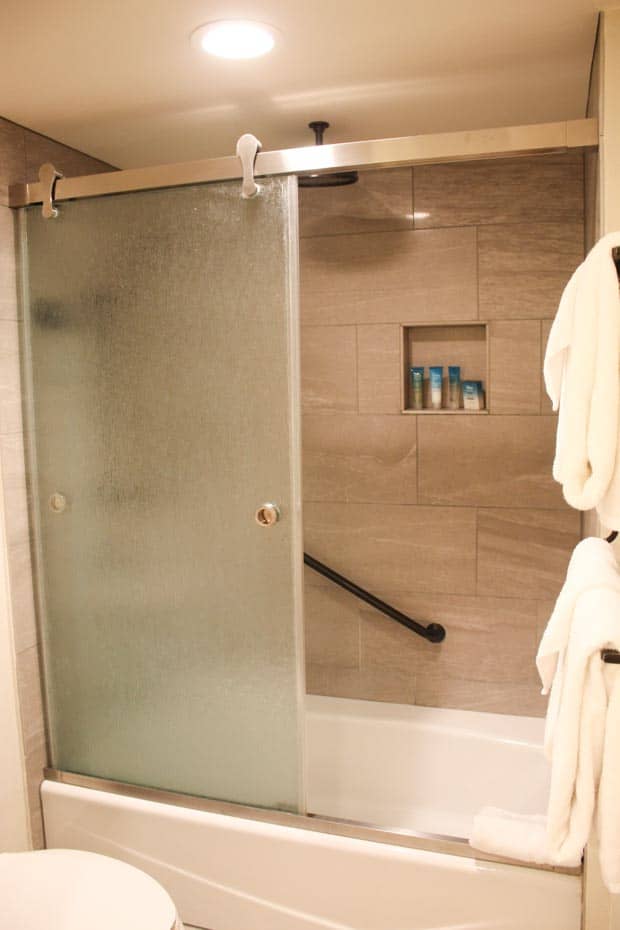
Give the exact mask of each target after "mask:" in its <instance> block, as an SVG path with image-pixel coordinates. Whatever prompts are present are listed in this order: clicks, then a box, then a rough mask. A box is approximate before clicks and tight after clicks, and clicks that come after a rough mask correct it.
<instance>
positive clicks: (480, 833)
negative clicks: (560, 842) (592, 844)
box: [469, 807, 581, 868]
mask: <svg viewBox="0 0 620 930" xmlns="http://www.w3.org/2000/svg"><path fill="white" fill-rule="evenodd" d="M469 843H470V845H471V846H473V847H474V849H480V850H483V851H484V852H488V853H492V854H493V855H494V856H505V857H507V858H509V859H518V860H520V861H521V862H535V863H536V864H537V865H562V866H564V867H565V868H576V867H577V866H578V865H579V864H580V862H581V850H579V851H578V852H577V854H576V855H575V856H574V857H573V858H572V859H569V860H567V861H564V862H562V863H559V862H554V861H553V854H552V851H551V849H550V847H549V842H548V839H547V818H546V817H545V816H544V815H543V814H513V813H512V812H511V811H503V810H500V809H499V808H497V807H484V808H483V809H482V810H481V811H480V812H479V813H478V814H477V815H476V817H475V818H474V825H473V829H472V834H471V838H470V840H469Z"/></svg>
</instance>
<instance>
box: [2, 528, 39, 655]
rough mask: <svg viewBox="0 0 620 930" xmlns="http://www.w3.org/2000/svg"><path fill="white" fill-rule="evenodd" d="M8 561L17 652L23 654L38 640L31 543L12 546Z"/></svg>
mask: <svg viewBox="0 0 620 930" xmlns="http://www.w3.org/2000/svg"><path fill="white" fill-rule="evenodd" d="M8 561H9V584H10V594H11V609H12V612H13V637H14V641H15V652H22V651H23V650H24V649H30V648H31V647H32V646H34V645H35V644H36V642H37V639H38V635H37V624H36V613H35V605H34V592H33V582H32V562H31V557H30V543H28V542H25V543H19V544H17V545H14V546H11V547H10V548H9V550H8Z"/></svg>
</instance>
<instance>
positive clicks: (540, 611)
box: [536, 599, 555, 642]
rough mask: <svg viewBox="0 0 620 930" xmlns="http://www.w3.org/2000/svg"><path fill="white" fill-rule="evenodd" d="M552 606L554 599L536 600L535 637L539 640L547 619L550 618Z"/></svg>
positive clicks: (547, 621)
mask: <svg viewBox="0 0 620 930" xmlns="http://www.w3.org/2000/svg"><path fill="white" fill-rule="evenodd" d="M554 607H555V601H554V600H553V599H550V600H548V601H537V602H536V614H537V618H538V619H537V623H536V638H537V639H538V641H539V642H540V640H541V638H542V635H543V633H544V632H545V630H546V628H547V624H548V623H549V620H550V619H551V614H552V613H553V608H554Z"/></svg>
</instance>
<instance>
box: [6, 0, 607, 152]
mask: <svg viewBox="0 0 620 930" xmlns="http://www.w3.org/2000/svg"><path fill="white" fill-rule="evenodd" d="M604 5H605V3H604V2H601V0H599V2H597V0H372V2H371V0H355V2H354V0H306V2H301V0H0V115H2V116H5V117H7V118H9V119H12V120H15V121H16V122H18V123H22V124H23V125H25V126H29V127H31V128H32V129H36V130H38V131H39V132H42V133H45V134H47V135H50V136H52V137H53V138H56V139H59V140H61V141H62V142H65V143H67V144H68V145H72V146H75V147H76V148H78V149H82V150H83V151H86V152H88V153H90V154H92V155H96V156H98V157H99V158H102V159H104V160H106V161H110V162H111V163H113V164H115V165H118V166H120V167H133V166H139V165H149V164H158V163H163V162H173V161H181V160H187V159H194V158H205V157H210V156H216V155H227V154H231V153H232V152H233V151H234V147H235V141H236V139H237V137H238V136H239V135H240V134H241V133H243V132H253V133H254V134H255V135H257V136H258V137H259V138H260V139H261V141H262V142H263V147H264V148H265V149H274V148H287V147H290V146H297V145H305V144H310V143H311V141H312V136H311V134H310V132H309V130H307V129H306V128H305V127H306V124H307V123H308V121H309V120H311V119H326V120H328V121H329V122H330V123H331V124H332V127H333V128H332V129H330V130H328V133H327V137H326V141H331V142H341V141H350V140H355V139H372V138H383V137H390V136H399V135H412V134H416V133H420V132H436V131H447V130H454V129H467V128H471V129H475V128H483V127H488V126H502V125H511V124H512V125H514V124H519V123H535V122H545V121H548V120H556V119H558V120H559V119H571V118H578V117H581V116H583V115H584V113H585V106H586V95H587V84H588V73H589V68H590V60H591V56H592V48H593V43H594V36H595V30H596V19H597V9H598V8H599V7H601V6H604ZM616 5H618V0H615V2H614V3H607V6H616ZM224 18H246V19H255V20H259V21H262V22H266V23H270V24H272V25H273V26H275V27H277V28H278V29H279V30H280V33H281V40H280V42H279V43H278V45H277V47H276V49H275V50H274V51H273V52H272V53H271V54H270V55H267V56H266V57H264V58H259V59H254V60H252V61H226V60H221V59H215V58H211V57H209V56H207V55H204V54H203V53H201V52H199V51H197V50H195V49H193V48H192V47H191V46H190V44H189V39H188V37H189V34H190V32H191V31H192V30H193V29H194V28H195V27H196V26H198V25H199V24H201V23H204V22H207V21H209V20H214V19H224Z"/></svg>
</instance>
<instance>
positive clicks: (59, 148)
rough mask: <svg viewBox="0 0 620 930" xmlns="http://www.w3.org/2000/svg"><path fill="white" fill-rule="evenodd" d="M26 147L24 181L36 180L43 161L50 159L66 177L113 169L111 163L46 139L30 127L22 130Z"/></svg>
mask: <svg viewBox="0 0 620 930" xmlns="http://www.w3.org/2000/svg"><path fill="white" fill-rule="evenodd" d="M24 141H25V148H26V181H36V180H37V178H38V177H39V168H40V167H41V165H42V164H44V163H45V162H48V161H51V162H52V164H53V165H55V167H56V168H58V169H59V170H60V171H62V173H63V175H64V176H65V177H66V178H68V177H78V176H79V175H83V174H100V173H101V172H105V171H114V170H115V169H114V168H113V167H112V165H109V164H108V163H107V162H104V161H100V160H99V159H98V158H92V157H91V156H90V155H85V154H84V153H83V152H78V150H77V149H72V148H69V146H67V145H63V144H62V142H56V141H54V139H48V138H47V136H41V135H39V133H38V132H32V131H31V130H30V129H25V130H24Z"/></svg>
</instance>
